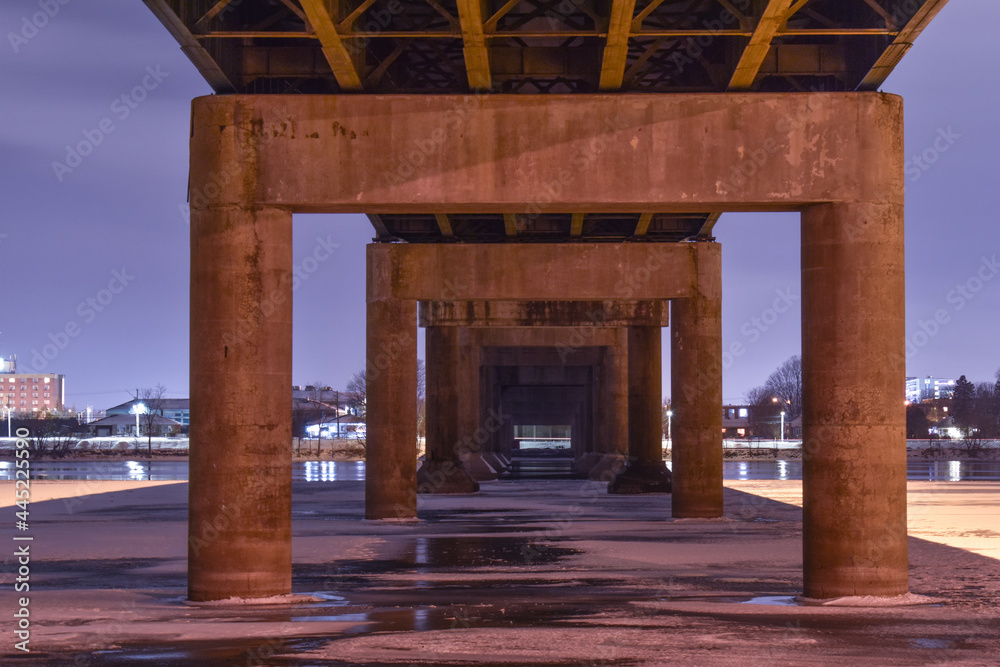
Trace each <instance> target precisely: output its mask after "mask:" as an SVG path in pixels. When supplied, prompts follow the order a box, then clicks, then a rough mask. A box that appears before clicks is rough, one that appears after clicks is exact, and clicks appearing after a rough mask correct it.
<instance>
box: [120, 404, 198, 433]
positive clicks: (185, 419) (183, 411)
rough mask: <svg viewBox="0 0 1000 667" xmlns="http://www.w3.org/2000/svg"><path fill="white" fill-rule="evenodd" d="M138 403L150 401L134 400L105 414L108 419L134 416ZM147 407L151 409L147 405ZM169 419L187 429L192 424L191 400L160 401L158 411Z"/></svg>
mask: <svg viewBox="0 0 1000 667" xmlns="http://www.w3.org/2000/svg"><path fill="white" fill-rule="evenodd" d="M137 403H148V401H143V400H142V399H132V400H131V401H128V402H127V403H122V404H121V405H116V406H115V407H113V408H108V409H107V410H106V411H105V412H106V414H107V416H108V417H113V416H115V415H134V414H135V412H134V407H135V405H136V404H137ZM147 407H149V406H148V405H147ZM157 412H159V413H160V414H162V415H163V416H164V417H166V418H167V419H172V420H174V421H176V422H179V423H180V424H181V426H184V427H187V426H188V425H190V424H191V407H190V399H187V398H161V399H159V410H157Z"/></svg>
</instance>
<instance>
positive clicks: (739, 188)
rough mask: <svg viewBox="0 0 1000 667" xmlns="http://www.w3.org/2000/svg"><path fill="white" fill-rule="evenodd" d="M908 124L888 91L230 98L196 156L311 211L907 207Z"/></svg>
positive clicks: (197, 119)
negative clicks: (218, 159)
mask: <svg viewBox="0 0 1000 667" xmlns="http://www.w3.org/2000/svg"><path fill="white" fill-rule="evenodd" d="M901 127H902V100H901V99H900V98H899V97H897V96H893V95H887V94H882V93H809V94H802V95H787V94H769V93H732V94H726V95H718V94H715V95H699V94H676V95H603V94H602V95H585V96H582V95H565V96H563V95H545V96H532V95H490V96H475V97H472V96H435V95H412V96H405V95H401V96H375V95H366V96H356V95H354V96H352V95H335V96H326V95H301V96H246V95H227V96H212V97H202V98H198V99H196V100H195V101H194V118H193V125H192V129H193V143H192V145H193V147H194V151H193V155H192V160H193V162H194V164H193V172H194V173H195V174H198V173H199V172H201V173H202V175H204V176H208V175H209V174H208V173H207V172H205V171H204V170H202V169H200V167H199V162H200V160H201V159H202V158H203V157H204V154H206V153H211V152H212V151H213V150H215V147H216V146H219V145H221V144H222V143H225V142H234V143H236V144H237V145H240V146H241V147H243V149H244V151H245V152H247V154H248V156H251V155H252V156H253V159H251V160H248V161H247V162H245V166H246V167H248V168H251V169H252V170H253V171H254V174H253V175H252V178H249V179H248V181H247V182H248V184H249V185H250V186H252V187H253V200H254V201H256V202H258V203H261V204H264V203H266V204H270V205H274V206H283V207H289V208H292V209H293V210H295V211H303V212H310V211H311V212H358V213H369V214H374V213H440V212H442V211H446V212H448V213H485V212H493V213H509V212H511V211H519V212H522V213H525V214H528V215H532V214H538V213H540V212H542V211H545V212H566V213H592V212H593V213H600V212H603V213H611V212H622V213H625V212H630V213H632V212H642V211H652V210H656V211H662V212H671V211H675V212H684V211H688V212H705V211H712V210H729V211H735V210H797V209H801V208H802V207H804V206H806V205H809V204H813V203H816V202H837V201H870V202H900V201H902V199H901V197H902V187H901V186H902V178H903V171H902V168H901V165H902V156H903V152H902V134H901ZM303 165H308V168H303ZM193 183H194V184H195V187H199V186H198V183H199V181H196V180H195V181H193ZM223 196H225V193H223ZM231 203H236V201H235V200H234V201H232V202H231Z"/></svg>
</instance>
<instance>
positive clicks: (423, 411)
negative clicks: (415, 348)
mask: <svg viewBox="0 0 1000 667" xmlns="http://www.w3.org/2000/svg"><path fill="white" fill-rule="evenodd" d="M426 434H427V365H426V364H425V363H424V360H423V359H417V437H418V438H419V437H421V436H424V435H426Z"/></svg>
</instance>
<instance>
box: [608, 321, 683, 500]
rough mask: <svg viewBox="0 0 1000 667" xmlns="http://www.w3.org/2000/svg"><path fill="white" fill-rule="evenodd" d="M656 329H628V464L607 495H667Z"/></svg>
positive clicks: (633, 327) (660, 372) (668, 483)
mask: <svg viewBox="0 0 1000 667" xmlns="http://www.w3.org/2000/svg"><path fill="white" fill-rule="evenodd" d="M660 335H661V330H660V328H659V327H650V326H630V327H629V328H628V464H627V465H626V466H625V469H624V470H622V471H621V472H620V473H619V474H618V475H617V476H615V478H614V479H612V480H611V482H609V483H608V493H670V471H669V470H667V466H666V464H665V463H664V462H663V450H662V444H661V442H662V436H661V435H660V434H661V432H662V427H661V423H662V418H661V416H660V413H661V410H662V408H661V406H660V382H661V379H660V378H661V377H662V375H661V374H662V359H661V356H662V355H661V352H660Z"/></svg>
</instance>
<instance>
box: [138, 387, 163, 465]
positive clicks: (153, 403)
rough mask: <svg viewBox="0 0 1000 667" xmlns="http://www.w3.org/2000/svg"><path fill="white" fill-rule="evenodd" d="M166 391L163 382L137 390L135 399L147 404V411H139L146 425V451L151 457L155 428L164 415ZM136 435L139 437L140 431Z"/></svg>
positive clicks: (140, 420)
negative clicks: (159, 418)
mask: <svg viewBox="0 0 1000 667" xmlns="http://www.w3.org/2000/svg"><path fill="white" fill-rule="evenodd" d="M166 393H167V388H166V387H164V386H163V385H162V384H158V385H156V386H155V387H145V388H143V389H136V391H135V400H136V401H137V402H138V403H142V404H143V405H145V406H146V411H145V412H142V413H139V422H140V423H141V424H142V425H143V426H145V427H146V437H147V441H146V451H147V453H148V454H149V456H150V458H152V456H153V429H154V427H155V426H156V421H157V417H163V401H164V399H165V398H166ZM135 435H136V437H139V434H138V433H136V434H135Z"/></svg>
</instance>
